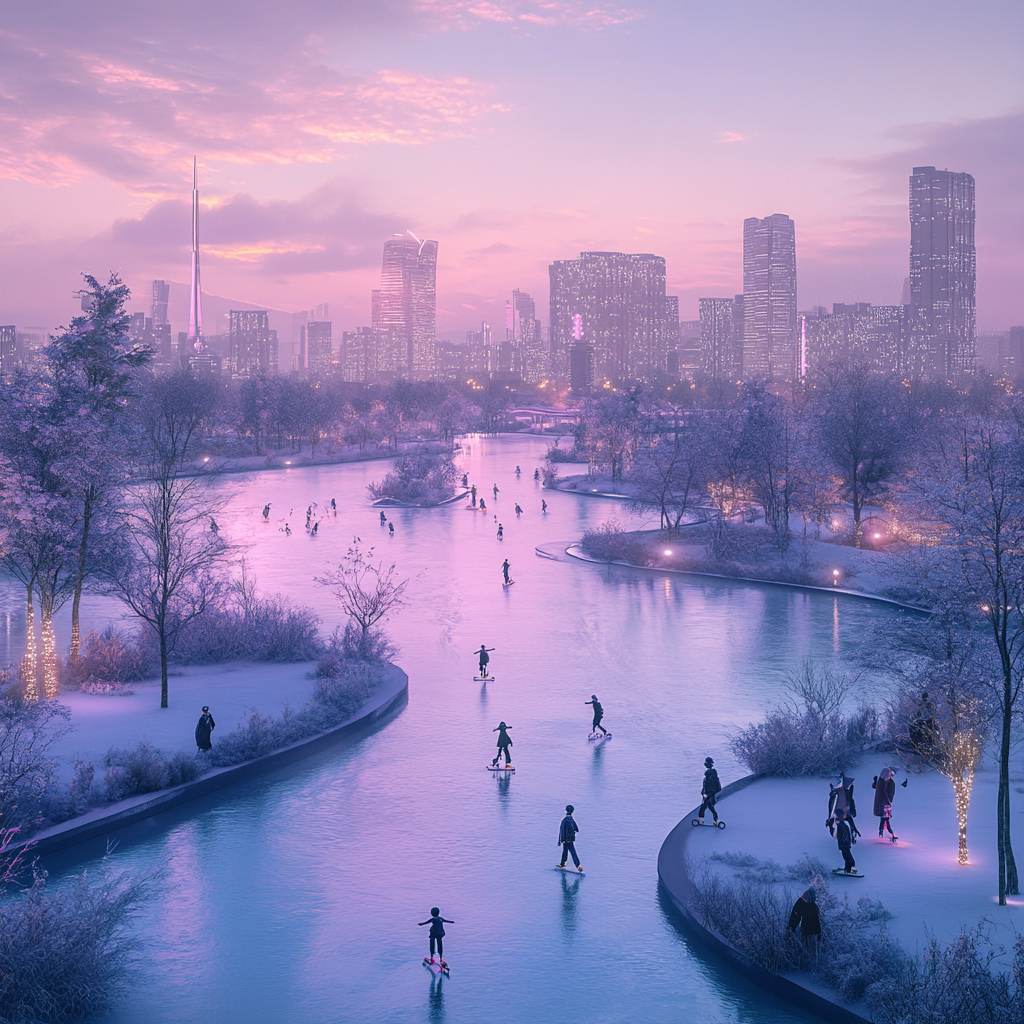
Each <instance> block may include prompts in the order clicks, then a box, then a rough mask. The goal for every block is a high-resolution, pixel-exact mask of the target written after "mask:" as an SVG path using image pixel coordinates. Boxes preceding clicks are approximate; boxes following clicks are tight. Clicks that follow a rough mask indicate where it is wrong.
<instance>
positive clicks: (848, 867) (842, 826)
mask: <svg viewBox="0 0 1024 1024" xmlns="http://www.w3.org/2000/svg"><path fill="white" fill-rule="evenodd" d="M851 825H852V820H851V819H850V818H849V817H847V815H846V811H844V810H842V809H840V810H838V811H836V842H837V843H838V844H839V852H840V853H841V854H842V855H843V864H844V865H845V868H844V870H845V871H846V873H847V874H850V873H851V872H852V871H853V869H854V868H855V867H856V866H857V862H856V861H855V860H854V859H853V852H852V851H851V849H850V847H851V846H853V829H852V828H851Z"/></svg>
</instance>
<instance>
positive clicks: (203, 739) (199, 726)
mask: <svg viewBox="0 0 1024 1024" xmlns="http://www.w3.org/2000/svg"><path fill="white" fill-rule="evenodd" d="M216 728H217V723H216V722H215V721H214V720H213V715H211V714H210V709H209V707H207V706H206V705H205V704H204V705H203V713H202V714H201V715H200V716H199V721H198V722H197V723H196V746H197V747H198V748H199V749H200V750H211V749H213V744H212V743H210V733H212V732H213V730H214V729H216Z"/></svg>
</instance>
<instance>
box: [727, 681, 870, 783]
mask: <svg viewBox="0 0 1024 1024" xmlns="http://www.w3.org/2000/svg"><path fill="white" fill-rule="evenodd" d="M849 688H850V681H849V680H848V679H847V678H846V677H845V676H837V675H835V674H833V673H832V672H830V671H829V670H828V669H827V668H818V669H816V668H814V667H813V666H812V665H810V664H807V665H805V666H804V668H803V669H802V671H801V672H800V673H798V674H797V675H795V676H793V677H791V678H790V680H789V683H788V689H789V691H790V692H791V693H792V695H793V696H792V698H791V700H790V701H789V703H788V704H784V705H781V706H780V707H777V708H773V709H771V710H770V711H768V713H767V714H766V716H765V720H764V721H763V722H762V723H761V724H760V725H753V724H751V725H749V726H748V727H747V728H746V729H743V730H742V731H741V732H740V733H739V734H738V735H737V736H734V737H733V738H732V740H731V741H730V743H731V746H732V749H733V752H734V753H735V754H736V756H737V757H738V758H739V760H740V761H741V762H742V763H743V764H745V765H746V766H747V768H749V769H750V771H751V772H753V773H754V774H755V775H775V776H783V777H787V776H793V775H818V776H822V775H830V774H833V773H835V772H838V771H839V770H841V769H842V767H843V766H844V765H846V764H849V762H850V758H851V757H852V756H853V755H854V754H855V753H856V752H857V751H858V750H860V749H862V742H861V739H860V737H859V735H858V733H859V719H858V724H855V725H854V726H853V728H851V722H850V720H849V719H847V718H846V717H844V716H843V715H842V714H841V710H842V707H843V703H844V701H845V699H846V695H847V693H848V691H849ZM865 721H866V719H865Z"/></svg>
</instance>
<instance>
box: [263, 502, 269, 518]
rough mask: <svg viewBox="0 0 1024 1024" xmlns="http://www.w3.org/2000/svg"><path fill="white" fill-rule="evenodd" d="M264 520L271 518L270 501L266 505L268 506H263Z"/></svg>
mask: <svg viewBox="0 0 1024 1024" xmlns="http://www.w3.org/2000/svg"><path fill="white" fill-rule="evenodd" d="M263 518H264V519H265V520H266V519H269V518H270V502H269V501H268V502H267V503H266V505H264V506H263Z"/></svg>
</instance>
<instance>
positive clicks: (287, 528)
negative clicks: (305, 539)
mask: <svg viewBox="0 0 1024 1024" xmlns="http://www.w3.org/2000/svg"><path fill="white" fill-rule="evenodd" d="M284 535H285V536H286V537H290V536H291V535H292V528H291V527H290V526H289V525H288V524H287V523H285V524H284Z"/></svg>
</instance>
